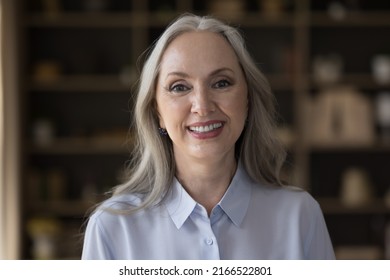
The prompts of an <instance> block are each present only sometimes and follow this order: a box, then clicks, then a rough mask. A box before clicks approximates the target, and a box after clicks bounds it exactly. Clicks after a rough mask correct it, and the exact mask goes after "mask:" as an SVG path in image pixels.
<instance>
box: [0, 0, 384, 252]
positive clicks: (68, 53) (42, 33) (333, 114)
mask: <svg viewBox="0 0 390 280" xmlns="http://www.w3.org/2000/svg"><path fill="white" fill-rule="evenodd" d="M0 3H1V4H0V5H1V6H0V9H1V14H0V15H1V18H0V19H1V21H0V24H1V34H0V35H1V39H0V43H1V44H0V45H1V46H0V48H1V60H0V63H1V65H0V66H1V68H0V106H1V107H0V108H1V111H0V113H1V115H0V121H1V122H0V145H1V149H0V180H1V181H0V258H2V259H79V258H80V254H81V248H82V232H83V223H84V222H85V221H86V218H87V215H88V210H89V209H90V208H91V207H92V206H93V205H95V204H96V203H97V202H99V201H101V200H102V199H103V198H104V193H105V192H106V191H108V190H109V189H110V188H111V187H112V186H114V185H115V184H117V183H119V182H120V181H121V180H122V179H123V174H124V169H125V164H126V161H127V160H128V159H129V153H128V151H129V146H131V135H129V134H128V127H129V124H130V121H131V108H132V102H133V94H134V91H135V88H134V86H133V85H134V82H135V81H136V80H137V78H138V74H139V69H140V66H141V65H142V60H140V59H139V56H140V55H141V54H142V53H143V52H144V51H145V50H146V49H147V47H148V46H150V45H151V43H152V42H153V41H154V40H156V39H157V38H158V36H159V35H160V34H161V32H162V31H163V30H164V28H165V27H166V26H167V24H169V23H170V22H171V20H172V19H174V18H176V17H177V16H178V15H179V14H181V13H183V12H192V13H196V14H199V15H208V14H210V15H214V16H217V17H218V18H220V19H223V20H225V21H227V22H228V23H230V24H232V25H233V26H236V27H238V28H239V29H240V30H241V31H242V33H243V34H244V37H245V39H246V40H247V47H248V49H249V51H250V52H251V53H252V55H253V57H254V58H255V60H256V62H257V64H258V66H259V68H260V69H262V71H263V72H264V73H265V74H266V76H267V77H268V78H269V81H270V83H271V86H272V88H273V90H274V93H275V96H276V98H277V101H278V111H279V113H280V117H279V120H278V123H279V128H278V133H279V134H280V137H281V139H282V140H283V142H284V143H285V145H286V148H287V149H288V152H289V156H288V159H287V161H286V164H285V168H284V170H283V177H284V178H285V179H286V180H287V181H289V182H290V183H291V184H294V185H297V186H301V187H303V188H305V189H306V190H308V191H309V192H310V193H311V194H312V195H313V196H314V197H315V198H316V199H317V200H318V202H319V203H320V205H321V208H322V210H323V212H324V215H325V219H326V222H327V225H328V229H329V232H330V235H331V238H332V242H333V244H334V247H335V251H336V255H337V258H339V259H390V220H389V218H390V215H389V214H390V1H388V0H337V1H336V0H329V1H325V0H241V1H240V0H209V1H206V0H144V1H141V0H16V1H13V0H0ZM259 156H261V155H259ZM287 234H288V233H287Z"/></svg>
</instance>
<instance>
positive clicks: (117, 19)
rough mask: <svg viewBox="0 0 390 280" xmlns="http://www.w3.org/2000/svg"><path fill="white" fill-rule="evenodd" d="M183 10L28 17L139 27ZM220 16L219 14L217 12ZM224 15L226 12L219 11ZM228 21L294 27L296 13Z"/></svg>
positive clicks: (38, 23)
mask: <svg viewBox="0 0 390 280" xmlns="http://www.w3.org/2000/svg"><path fill="white" fill-rule="evenodd" d="M178 15H179V12H151V13H146V12H127V13H126V12H116V13H109V12H103V13H88V12H64V13H59V14H58V15H54V16H48V15H46V14H44V13H32V14H30V15H29V16H27V17H26V20H25V25H26V26H28V27H34V28H137V27H162V26H166V25H167V24H169V23H170V22H171V21H172V19H173V18H175V17H177V16H178ZM217 16H218V15H217ZM219 16H220V17H221V18H224V15H223V14H220V15H219ZM227 20H228V21H230V22H231V24H233V25H239V26H240V27H293V26H294V24H295V20H294V15H292V14H283V15H281V16H278V17H266V16H264V15H262V14H261V12H258V13H255V12H250V13H247V14H246V15H245V17H243V18H237V19H236V18H232V19H230V20H229V18H227Z"/></svg>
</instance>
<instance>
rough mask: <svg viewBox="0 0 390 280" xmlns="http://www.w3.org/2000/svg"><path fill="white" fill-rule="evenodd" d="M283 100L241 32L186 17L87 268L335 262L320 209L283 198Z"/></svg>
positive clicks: (91, 231) (94, 224) (95, 224)
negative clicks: (137, 263) (157, 262)
mask: <svg viewBox="0 0 390 280" xmlns="http://www.w3.org/2000/svg"><path fill="white" fill-rule="evenodd" d="M274 113H275V112H274V97H273V95H272V93H271V90H270V87H269V85H268V83H267V81H266V79H265V77H264V76H263V74H262V73H261V72H260V71H259V70H258V69H257V68H256V66H255V63H254V62H253V60H252V59H251V57H250V55H249V54H248V52H247V51H246V49H245V47H244V43H243V39H242V37H241V36H240V34H239V33H238V31H237V30H236V29H234V28H232V27H230V26H227V25H225V24H223V23H221V22H220V21H218V20H215V19H213V18H209V17H198V16H194V15H184V16H182V17H180V18H179V19H177V20H176V21H175V22H174V23H172V25H170V26H169V27H168V28H167V29H166V31H165V32H164V33H163V34H162V36H161V37H160V39H159V40H158V41H157V43H156V45H155V46H154V48H153V50H152V51H151V53H150V55H149V57H148V59H147V61H146V63H145V65H144V67H143V71H142V74H141V79H140V85H139V90H138V96H137V101H136V107H135V126H136V130H137V131H136V135H137V137H138V139H137V146H136V149H135V152H134V154H133V156H132V158H133V162H132V165H131V171H130V172H129V174H130V175H129V179H128V181H127V182H126V183H124V184H123V185H120V186H118V187H116V188H115V190H114V193H113V196H112V197H111V198H109V199H108V200H107V201H105V202H104V203H103V204H102V205H101V206H100V207H99V208H98V209H97V210H96V211H95V212H94V214H93V215H92V216H91V218H90V220H89V223H88V226H87V230H86V235H85V241H84V249H83V256H82V258H83V259H333V258H334V254H333V249H332V246H331V242H330V239H329V235H328V232H327V229H326V225H325V223H324V219H323V215H322V213H321V210H320V208H319V206H318V204H317V203H316V202H315V201H314V199H313V198H312V197H311V196H310V195H309V194H308V193H307V192H305V191H302V190H299V189H297V188H293V187H288V186H283V185H282V183H281V181H280V179H279V172H280V169H281V166H282V164H283V161H284V159H285V152H284V150H283V148H282V146H281V144H280V143H279V141H278V140H277V138H276V137H275V135H274V130H275V123H274Z"/></svg>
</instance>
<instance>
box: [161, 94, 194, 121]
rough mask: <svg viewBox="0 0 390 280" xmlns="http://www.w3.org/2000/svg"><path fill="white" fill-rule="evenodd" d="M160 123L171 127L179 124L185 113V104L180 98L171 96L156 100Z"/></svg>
mask: <svg viewBox="0 0 390 280" xmlns="http://www.w3.org/2000/svg"><path fill="white" fill-rule="evenodd" d="M157 110H158V113H159V119H160V125H162V124H164V125H165V126H164V127H173V126H177V125H180V123H181V122H183V120H184V117H185V115H186V112H185V110H187V109H186V106H185V104H184V103H183V102H182V101H181V100H176V99H172V98H160V99H158V100H157Z"/></svg>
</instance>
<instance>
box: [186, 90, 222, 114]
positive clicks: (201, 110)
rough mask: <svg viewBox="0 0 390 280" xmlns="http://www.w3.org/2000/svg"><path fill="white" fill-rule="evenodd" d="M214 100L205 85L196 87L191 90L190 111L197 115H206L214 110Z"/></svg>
mask: <svg viewBox="0 0 390 280" xmlns="http://www.w3.org/2000/svg"><path fill="white" fill-rule="evenodd" d="M215 107H216V105H215V102H214V100H213V99H212V96H211V92H210V91H209V90H208V89H207V88H206V87H203V86H202V87H198V88H197V89H195V90H194V91H193V97H192V107H191V112H192V113H196V114H198V115H199V116H207V115H209V114H210V113H212V112H214V111H215Z"/></svg>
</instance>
